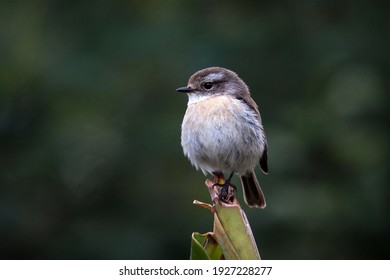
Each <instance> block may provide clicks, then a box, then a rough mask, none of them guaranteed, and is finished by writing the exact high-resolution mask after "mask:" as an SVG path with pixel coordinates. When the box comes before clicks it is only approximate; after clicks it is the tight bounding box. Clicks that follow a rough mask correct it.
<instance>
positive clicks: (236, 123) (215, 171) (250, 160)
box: [176, 67, 268, 208]
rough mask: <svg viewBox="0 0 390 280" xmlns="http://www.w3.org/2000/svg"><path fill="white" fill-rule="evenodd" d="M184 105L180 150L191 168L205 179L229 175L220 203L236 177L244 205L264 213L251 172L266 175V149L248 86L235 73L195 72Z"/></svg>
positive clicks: (261, 196)
mask: <svg viewBox="0 0 390 280" xmlns="http://www.w3.org/2000/svg"><path fill="white" fill-rule="evenodd" d="M176 91H178V92H182V93H187V95H188V103H187V109H186V112H185V114H184V118H183V122H182V125H181V146H182V148H183V152H184V155H185V156H186V157H187V158H188V159H189V160H190V162H191V164H192V165H193V166H194V167H195V168H196V169H197V170H199V169H200V170H201V171H202V172H203V173H204V174H205V175H207V174H210V175H214V176H216V177H217V178H218V177H221V176H222V177H223V178H225V177H224V176H225V175H228V179H227V180H226V181H224V183H223V184H222V185H221V184H219V183H216V184H215V185H220V186H222V188H221V190H220V194H219V199H220V200H221V199H223V198H224V196H223V195H222V194H221V192H222V191H223V190H224V191H225V192H226V191H227V188H228V187H229V186H232V187H233V188H234V189H236V187H235V186H234V185H233V184H232V183H231V179H232V176H233V175H234V174H237V175H238V176H239V177H240V180H241V184H242V188H243V194H244V201H245V203H246V204H247V205H248V206H249V207H251V208H265V207H266V200H265V197H264V194H263V191H262V189H261V187H260V184H259V182H258V180H257V178H256V174H255V171H254V170H255V167H256V166H257V165H258V164H259V165H260V168H261V170H262V172H263V173H264V174H268V156H267V150H268V144H267V138H266V135H265V132H264V128H263V124H262V119H261V116H260V112H259V108H258V106H257V104H256V102H255V101H254V100H253V99H252V97H251V94H250V91H249V88H248V86H247V85H246V84H245V82H244V81H243V80H242V79H241V78H240V77H239V76H238V75H237V74H236V73H235V72H233V71H231V70H229V69H226V68H223V67H208V68H205V69H202V70H199V71H197V72H195V73H194V74H193V75H192V76H191V77H190V78H189V80H188V84H187V86H184V87H179V88H177V89H176Z"/></svg>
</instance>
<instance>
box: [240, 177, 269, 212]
mask: <svg viewBox="0 0 390 280" xmlns="http://www.w3.org/2000/svg"><path fill="white" fill-rule="evenodd" d="M240 178H241V183H242V188H243V190H244V200H245V203H246V204H248V206H249V207H255V208H265V205H266V204H265V197H264V194H263V191H262V190H261V188H260V184H259V182H258V181H257V178H256V174H255V172H254V171H253V170H252V171H248V172H247V173H246V174H245V175H241V176H240Z"/></svg>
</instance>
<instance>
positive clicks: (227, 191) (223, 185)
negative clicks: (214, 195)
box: [213, 172, 237, 203]
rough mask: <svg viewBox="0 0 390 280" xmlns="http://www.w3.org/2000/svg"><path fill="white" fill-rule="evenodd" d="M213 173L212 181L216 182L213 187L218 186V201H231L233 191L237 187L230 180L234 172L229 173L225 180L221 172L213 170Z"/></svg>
mask: <svg viewBox="0 0 390 280" xmlns="http://www.w3.org/2000/svg"><path fill="white" fill-rule="evenodd" d="M213 174H214V176H215V177H214V181H215V182H216V183H214V185H213V187H215V186H218V187H220V189H219V195H218V199H219V201H222V202H225V203H229V202H233V199H234V193H235V191H236V190H237V187H236V186H235V185H233V184H232V182H231V180H232V177H233V174H234V173H233V172H232V173H230V175H229V178H227V179H226V180H225V177H224V175H223V174H222V172H213Z"/></svg>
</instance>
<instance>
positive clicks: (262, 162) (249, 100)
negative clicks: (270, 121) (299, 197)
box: [237, 94, 268, 174]
mask: <svg viewBox="0 0 390 280" xmlns="http://www.w3.org/2000/svg"><path fill="white" fill-rule="evenodd" d="M237 99H240V100H242V101H244V102H245V103H246V104H247V105H248V107H249V108H251V109H252V110H253V111H255V112H256V115H257V117H258V120H259V122H260V123H262V122H261V115H260V112H259V109H258V107H257V104H256V102H255V101H254V100H253V99H252V97H251V96H250V95H249V94H245V95H242V96H240V97H237ZM263 133H264V140H265V144H264V151H263V154H262V155H261V157H260V160H259V163H260V167H261V170H262V171H263V172H264V173H265V174H267V173H268V155H267V151H268V144H267V138H266V137H265V132H264V130H263Z"/></svg>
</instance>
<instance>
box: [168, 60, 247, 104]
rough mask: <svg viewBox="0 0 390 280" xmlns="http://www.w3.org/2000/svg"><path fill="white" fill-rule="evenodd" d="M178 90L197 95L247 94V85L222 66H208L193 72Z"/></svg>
mask: <svg viewBox="0 0 390 280" xmlns="http://www.w3.org/2000/svg"><path fill="white" fill-rule="evenodd" d="M176 91H179V92H186V93H188V94H197V95H222V94H224V95H233V96H235V97H243V96H246V95H249V89H248V86H247V85H246V84H245V83H244V81H243V80H241V79H240V77H238V75H237V74H236V73H234V72H233V71H230V70H228V69H226V68H222V67H209V68H205V69H202V70H199V71H198V72H196V73H195V74H193V75H192V76H191V77H190V79H189V81H188V85H187V86H186V87H180V88H178V89H176Z"/></svg>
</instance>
